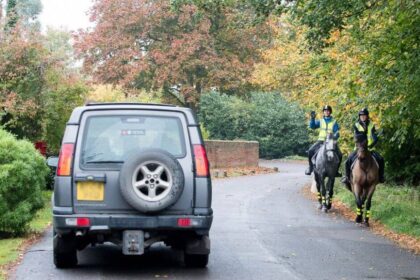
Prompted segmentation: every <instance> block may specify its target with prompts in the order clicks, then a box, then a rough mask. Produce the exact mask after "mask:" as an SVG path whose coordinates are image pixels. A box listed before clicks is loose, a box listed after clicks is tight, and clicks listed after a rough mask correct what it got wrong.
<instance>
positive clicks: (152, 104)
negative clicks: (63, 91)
mask: <svg viewBox="0 0 420 280" xmlns="http://www.w3.org/2000/svg"><path fill="white" fill-rule="evenodd" d="M111 105H149V106H169V107H178V106H176V105H172V104H162V103H139V102H88V103H86V104H85V106H111Z"/></svg>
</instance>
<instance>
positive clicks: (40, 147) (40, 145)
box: [35, 141, 47, 157]
mask: <svg viewBox="0 0 420 280" xmlns="http://www.w3.org/2000/svg"><path fill="white" fill-rule="evenodd" d="M35 149H37V150H38V151H39V152H40V153H41V155H43V156H44V157H45V156H47V143H45V142H44V141H37V142H35Z"/></svg>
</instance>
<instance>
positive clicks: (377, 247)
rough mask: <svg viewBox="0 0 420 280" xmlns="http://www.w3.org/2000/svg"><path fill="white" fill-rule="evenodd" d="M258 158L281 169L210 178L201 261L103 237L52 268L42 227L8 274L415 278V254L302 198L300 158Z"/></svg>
mask: <svg viewBox="0 0 420 280" xmlns="http://www.w3.org/2000/svg"><path fill="white" fill-rule="evenodd" d="M262 164H263V165H269V166H278V167H279V169H280V172H279V173H276V174H269V175H257V176H249V177H238V178H230V179H220V180H214V181H213V187H214V188H213V190H214V193H213V194H214V196H213V209H214V213H215V217H214V223H213V227H212V230H211V234H210V238H211V241H212V252H211V255H210V262H209V265H208V268H206V269H187V268H185V267H183V265H182V254H181V253H180V252H173V251H171V250H170V249H168V248H166V247H164V246H163V245H158V246H155V247H154V248H152V250H151V251H150V252H149V253H147V254H146V255H144V256H140V257H128V256H123V255H122V253H121V251H120V249H118V248H117V247H115V246H111V245H104V246H99V247H96V248H88V249H86V250H84V251H82V252H81V253H79V263H80V265H79V266H78V267H77V268H74V269H63V270H58V269H56V268H55V267H54V265H53V260H52V239H51V235H52V233H51V231H49V232H47V233H46V234H45V236H44V237H43V238H42V240H41V241H40V242H39V243H38V244H36V245H34V246H33V247H31V248H30V249H29V250H28V252H27V253H26V254H25V256H24V258H23V261H22V263H21V264H20V265H19V266H18V267H17V269H16V271H15V272H14V273H13V274H12V279H31V280H32V279H160V278H161V279H241V280H245V279H406V280H414V279H420V257H419V256H415V255H413V254H412V253H410V252H407V251H405V250H403V249H400V248H398V247H397V246H395V245H394V244H393V243H392V242H390V241H388V240H386V239H384V238H381V237H378V236H376V235H374V234H372V233H371V232H370V231H369V230H367V229H364V228H360V227H358V226H356V225H355V224H354V223H353V222H350V221H347V220H344V219H342V218H340V217H336V216H335V215H333V214H331V213H330V214H323V213H321V212H319V210H317V208H316V204H315V203H314V202H313V201H309V200H308V199H306V198H304V197H303V196H302V195H301V194H300V190H301V188H302V186H303V185H304V184H305V183H307V182H308V181H309V179H308V178H309V177H307V176H304V175H303V172H304V168H305V166H303V165H301V164H293V163H282V162H279V161H264V162H262ZM372 207H373V208H372V210H373V211H375V205H373V206H372Z"/></svg>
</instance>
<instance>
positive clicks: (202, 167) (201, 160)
mask: <svg viewBox="0 0 420 280" xmlns="http://www.w3.org/2000/svg"><path fill="white" fill-rule="evenodd" d="M194 158H195V171H196V175H197V177H208V176H209V175H210V172H209V160H208V159H207V153H206V149H205V148H204V146H203V145H194Z"/></svg>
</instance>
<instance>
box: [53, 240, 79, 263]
mask: <svg viewBox="0 0 420 280" xmlns="http://www.w3.org/2000/svg"><path fill="white" fill-rule="evenodd" d="M53 254H54V264H55V266H56V267H57V268H70V267H74V266H76V265H77V249H76V239H75V237H74V236H73V235H63V236H59V235H57V234H55V235H54V238H53Z"/></svg>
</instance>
